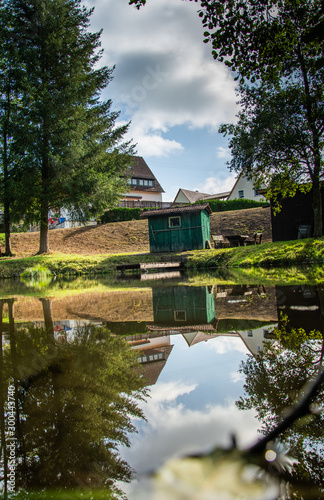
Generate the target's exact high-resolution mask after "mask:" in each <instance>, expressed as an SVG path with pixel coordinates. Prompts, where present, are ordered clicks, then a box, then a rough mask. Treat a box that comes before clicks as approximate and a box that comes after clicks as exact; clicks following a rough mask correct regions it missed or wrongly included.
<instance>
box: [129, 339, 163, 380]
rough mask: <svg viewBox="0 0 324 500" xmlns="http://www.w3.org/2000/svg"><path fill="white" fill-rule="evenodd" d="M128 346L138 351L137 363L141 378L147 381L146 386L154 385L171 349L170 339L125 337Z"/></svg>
mask: <svg viewBox="0 0 324 500" xmlns="http://www.w3.org/2000/svg"><path fill="white" fill-rule="evenodd" d="M126 338H127V341H128V344H129V345H131V346H132V348H133V349H138V351H139V356H138V361H139V362H140V363H141V365H142V368H143V371H144V373H143V377H144V378H145V379H146V381H147V385H154V384H155V383H156V382H157V380H158V378H159V376H160V373H161V372H162V370H163V368H164V366H165V364H166V362H167V360H168V357H169V356H170V353H171V351H172V349H173V345H171V344H170V337H169V336H168V335H167V336H162V337H155V336H153V337H149V336H147V335H146V336H145V338H144V336H133V337H126Z"/></svg>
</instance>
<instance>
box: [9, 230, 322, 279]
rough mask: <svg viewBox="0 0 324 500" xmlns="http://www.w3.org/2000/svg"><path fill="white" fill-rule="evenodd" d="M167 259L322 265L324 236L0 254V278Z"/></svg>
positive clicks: (200, 263) (216, 264)
mask: <svg viewBox="0 0 324 500" xmlns="http://www.w3.org/2000/svg"><path fill="white" fill-rule="evenodd" d="M166 260H181V261H182V262H183V265H184V267H185V268H187V269H209V268H223V267H224V268H253V267H261V268H272V267H284V266H299V265H304V264H322V263H324V238H320V239H312V238H310V239H305V240H296V241H288V242H278V243H264V244H262V245H256V246H248V247H238V248H228V249H220V250H199V251H191V252H182V253H178V254H177V253H172V254H164V255H162V254H150V253H142V254H139V253H127V254H109V255H107V254H106V255H89V256H84V255H74V254H60V253H53V254H47V255H35V256H32V257H27V258H21V259H16V258H6V257H2V258H1V259H0V278H13V277H23V278H27V277H39V276H46V275H55V276H69V275H70V276H72V275H93V276H95V275H101V274H106V273H112V272H114V271H115V270H116V265H118V264H125V263H127V264H128V263H129V264H130V263H139V262H161V261H166Z"/></svg>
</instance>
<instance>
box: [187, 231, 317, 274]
mask: <svg viewBox="0 0 324 500" xmlns="http://www.w3.org/2000/svg"><path fill="white" fill-rule="evenodd" d="M187 259H188V260H187V267H193V268H197V269H200V268H204V269H206V268H209V267H231V268H232V267H234V268H235V267H241V268H245V267H264V268H271V267H273V266H275V267H284V266H296V265H304V264H320V263H323V262H324V237H322V238H319V239H313V238H309V239H305V240H294V241H279V242H276V243H263V244H262V245H252V246H247V247H238V248H227V249H220V250H209V251H206V250H200V251H196V252H188V253H187Z"/></svg>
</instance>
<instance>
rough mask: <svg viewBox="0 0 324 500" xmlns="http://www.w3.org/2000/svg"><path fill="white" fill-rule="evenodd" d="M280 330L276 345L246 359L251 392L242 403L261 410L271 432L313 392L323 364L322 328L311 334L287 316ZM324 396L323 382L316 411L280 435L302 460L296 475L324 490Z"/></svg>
mask: <svg viewBox="0 0 324 500" xmlns="http://www.w3.org/2000/svg"><path fill="white" fill-rule="evenodd" d="M274 333H275V334H276V341H275V342H274V343H273V344H270V343H266V344H265V347H264V349H263V351H262V352H261V353H260V354H259V356H258V357H257V358H254V357H253V356H251V355H249V356H248V360H247V361H246V362H245V363H243V364H242V367H241V372H243V373H244V375H245V376H246V380H245V386H244V389H245V393H246V397H245V398H244V399H241V400H240V401H238V402H237V406H238V408H239V409H242V410H245V409H252V408H253V409H255V410H256V411H257V413H258V417H259V420H260V421H261V422H262V429H261V431H262V433H263V434H269V433H270V432H271V431H272V430H273V429H274V428H275V427H276V426H277V425H278V424H279V422H280V421H281V420H282V418H283V416H284V415H285V413H286V412H287V410H288V408H291V407H292V406H294V405H295V404H296V401H297V400H298V399H299V397H301V396H302V395H304V394H305V393H307V390H308V385H309V381H310V380H311V379H313V378H315V377H316V376H317V375H318V373H320V371H321V370H322V365H323V351H324V342H323V337H322V335H321V334H320V333H319V332H316V331H313V332H311V333H309V334H306V333H305V331H304V330H303V329H291V328H289V325H288V324H287V322H286V321H285V320H283V321H282V322H281V326H280V328H278V329H275V331H274ZM323 396H324V388H323V387H322V388H321V390H320V391H319V393H318V394H317V397H316V400H315V401H314V402H313V406H312V408H311V410H312V409H313V410H314V411H313V412H311V413H313V414H310V415H309V416H308V417H307V418H304V419H301V420H299V421H297V422H296V423H294V425H293V426H291V427H290V428H289V429H288V430H287V431H286V432H285V433H283V434H282V435H281V437H280V441H281V443H282V444H284V446H285V447H286V448H288V449H289V450H290V451H289V454H290V455H292V456H293V457H294V458H295V459H297V461H298V462H297V463H296V464H295V466H294V470H293V477H294V478H295V479H296V480H298V481H303V480H307V481H311V482H313V483H314V484H317V485H318V486H320V488H321V490H322V491H324V482H323V479H322V474H321V471H322V470H323V467H324V450H323V444H324V436H323V422H324V415H323V414H322V415H320V413H319V412H318V411H315V408H316V409H323ZM294 498H299V496H296V497H294ZM314 498H320V497H317V496H316V497H314ZM321 498H322V497H321Z"/></svg>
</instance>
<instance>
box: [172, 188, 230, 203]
mask: <svg viewBox="0 0 324 500" xmlns="http://www.w3.org/2000/svg"><path fill="white" fill-rule="evenodd" d="M228 195H229V191H228V192H226V193H218V194H207V193H200V192H199V191H190V190H189V189H182V188H181V189H179V190H178V192H177V194H176V197H175V198H174V200H173V203H195V202H196V201H208V200H217V199H218V200H226V199H227V197H228Z"/></svg>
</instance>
